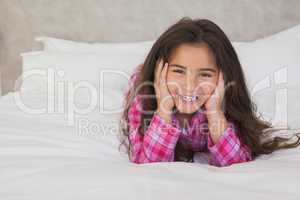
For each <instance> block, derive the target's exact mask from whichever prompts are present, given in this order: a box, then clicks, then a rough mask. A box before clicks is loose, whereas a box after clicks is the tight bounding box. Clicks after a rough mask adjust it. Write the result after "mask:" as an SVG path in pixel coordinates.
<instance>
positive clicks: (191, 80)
mask: <svg viewBox="0 0 300 200" xmlns="http://www.w3.org/2000/svg"><path fill="white" fill-rule="evenodd" d="M197 84H198V82H197V79H196V77H194V76H193V75H190V76H187V78H186V79H185V83H184V92H185V93H186V94H191V95H192V94H193V93H195V92H196V91H195V89H197Z"/></svg>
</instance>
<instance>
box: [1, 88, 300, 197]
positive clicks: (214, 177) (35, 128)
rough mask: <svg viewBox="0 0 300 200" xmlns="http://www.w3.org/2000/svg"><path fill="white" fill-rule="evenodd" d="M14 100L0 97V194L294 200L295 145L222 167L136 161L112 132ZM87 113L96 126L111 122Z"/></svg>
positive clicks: (298, 152)
mask: <svg viewBox="0 0 300 200" xmlns="http://www.w3.org/2000/svg"><path fill="white" fill-rule="evenodd" d="M28 98H30V99H31V101H37V102H38V101H39V98H37V97H28ZM13 99H14V98H13V93H10V94H8V95H7V96H4V97H2V98H1V99H0V108H1V109H0V110H1V113H0V127H1V131H0V199H1V200H13V199H22V200H23V199H30V200H33V199H34V200H36V199H43V200H46V199H49V200H53V199H62V200H67V199H71V200H77V199H89V200H92V199H95V200H96V199H97V200H100V199H124V198H125V199H129V198H130V199H132V200H134V199H137V200H140V199H189V200H190V199H197V200H199V199H217V200H219V199H232V200H233V199H237V200H240V199H243V200H247V199H249V200H253V199H272V200H273V199H284V200H287V199H297V200H299V199H300V188H299V187H300V171H299V170H300V148H297V149H289V150H282V151H277V152H275V153H273V154H271V155H265V156H261V157H259V158H258V159H256V160H255V161H252V162H248V163H242V164H235V165H232V166H230V167H224V168H217V167H214V166H209V165H207V164H203V163H183V162H172V163H150V164H143V165H137V164H133V163H130V162H128V160H127V157H126V155H124V154H120V153H119V152H118V148H117V147H118V140H117V139H116V134H114V133H110V134H107V133H105V131H107V130H105V131H104V132H103V130H102V132H101V131H99V133H98V134H97V135H84V134H79V133H78V131H76V124H75V125H74V126H68V125H67V122H66V120H65V119H64V116H63V115H60V114H42V115H29V114H26V113H23V112H22V111H21V110H20V109H19V108H18V107H17V106H16V105H15V103H14V100H13ZM87 117H88V118H89V119H92V120H98V123H102V124H107V123H109V121H112V120H117V116H110V117H108V116H100V115H99V114H97V113H91V114H90V115H89V116H87Z"/></svg>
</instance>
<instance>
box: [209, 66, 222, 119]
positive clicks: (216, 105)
mask: <svg viewBox="0 0 300 200" xmlns="http://www.w3.org/2000/svg"><path fill="white" fill-rule="evenodd" d="M224 85H225V84H224V79H223V73H222V72H221V71H220V72H219V78H218V83H217V86H216V87H215V90H214V92H213V94H212V95H211V96H210V97H209V98H208V100H207V101H206V102H205V108H206V111H207V114H211V113H217V112H220V111H222V101H223V98H224V94H225V87H224Z"/></svg>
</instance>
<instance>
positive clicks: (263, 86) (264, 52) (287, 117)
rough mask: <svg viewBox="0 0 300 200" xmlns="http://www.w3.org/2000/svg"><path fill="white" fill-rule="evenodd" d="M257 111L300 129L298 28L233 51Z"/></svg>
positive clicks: (275, 122)
mask: <svg viewBox="0 0 300 200" xmlns="http://www.w3.org/2000/svg"><path fill="white" fill-rule="evenodd" d="M236 50H237V53H238V56H239V58H240V61H241V63H242V66H243V68H244V72H245V76H246V79H247V81H248V85H249V88H250V90H251V94H252V95H253V97H254V100H255V102H256V103H257V105H258V110H259V111H260V112H261V113H262V114H263V115H264V116H265V117H266V119H269V120H270V121H272V122H273V123H274V124H277V125H287V123H286V122H288V125H290V126H291V127H295V128H300V105H299V103H298V101H299V99H300V93H299V92H300V79H299V74H300V25H299V26H296V27H293V28H290V29H288V30H285V31H282V32H280V33H277V34H274V35H272V36H269V37H266V38H262V39H259V40H256V41H254V42H249V43H246V44H244V45H241V46H238V47H237V48H236Z"/></svg>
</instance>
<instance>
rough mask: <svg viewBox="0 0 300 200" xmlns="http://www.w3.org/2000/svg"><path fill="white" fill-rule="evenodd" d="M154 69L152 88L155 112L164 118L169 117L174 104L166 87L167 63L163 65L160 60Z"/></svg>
mask: <svg viewBox="0 0 300 200" xmlns="http://www.w3.org/2000/svg"><path fill="white" fill-rule="evenodd" d="M155 69H156V70H155V77H154V88H155V93H156V99H157V112H158V113H159V114H161V115H164V116H170V115H171V111H172V109H173V107H174V105H175V103H174V100H173V97H172V96H171V94H170V92H169V89H168V87H167V72H168V63H165V64H164V62H163V60H162V59H161V60H160V61H159V63H158V65H157V66H156V68H155Z"/></svg>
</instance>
